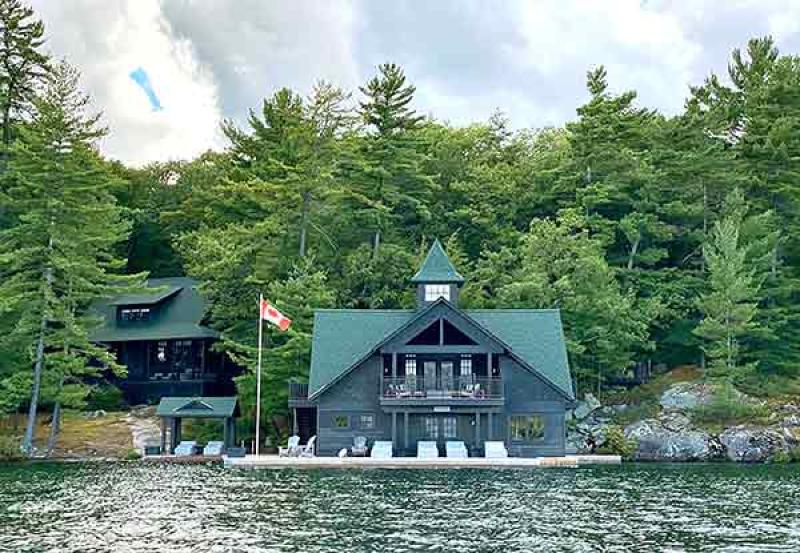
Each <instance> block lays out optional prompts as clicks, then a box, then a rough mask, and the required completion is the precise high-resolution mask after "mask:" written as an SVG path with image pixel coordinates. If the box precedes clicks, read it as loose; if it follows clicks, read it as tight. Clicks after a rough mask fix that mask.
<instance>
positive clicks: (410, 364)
mask: <svg viewBox="0 0 800 553" xmlns="http://www.w3.org/2000/svg"><path fill="white" fill-rule="evenodd" d="M416 374H417V357H416V355H414V354H410V355H406V375H407V376H413V375H416Z"/></svg>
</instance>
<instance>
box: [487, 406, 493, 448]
mask: <svg viewBox="0 0 800 553" xmlns="http://www.w3.org/2000/svg"><path fill="white" fill-rule="evenodd" d="M486 420H487V422H488V425H489V426H488V428H487V429H486V439H487V440H489V441H492V434H493V431H492V412H491V411H489V412H488V413H487V414H486Z"/></svg>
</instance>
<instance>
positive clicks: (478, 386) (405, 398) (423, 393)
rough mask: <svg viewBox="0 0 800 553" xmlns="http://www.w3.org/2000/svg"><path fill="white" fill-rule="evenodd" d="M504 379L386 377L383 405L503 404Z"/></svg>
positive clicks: (382, 388)
mask: <svg viewBox="0 0 800 553" xmlns="http://www.w3.org/2000/svg"><path fill="white" fill-rule="evenodd" d="M502 403H503V379H502V378H499V377H485V376H474V375H473V376H454V377H450V378H447V377H445V378H442V377H436V378H432V377H429V378H425V377H420V376H402V377H397V378H384V379H383V381H382V383H381V404H383V405H433V404H436V405H463V404H469V405H474V404H480V405H502Z"/></svg>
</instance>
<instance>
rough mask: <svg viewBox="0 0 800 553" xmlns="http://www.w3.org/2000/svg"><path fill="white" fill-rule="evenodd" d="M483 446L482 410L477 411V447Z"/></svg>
mask: <svg viewBox="0 0 800 553" xmlns="http://www.w3.org/2000/svg"><path fill="white" fill-rule="evenodd" d="M480 446H481V412H480V411H475V447H480Z"/></svg>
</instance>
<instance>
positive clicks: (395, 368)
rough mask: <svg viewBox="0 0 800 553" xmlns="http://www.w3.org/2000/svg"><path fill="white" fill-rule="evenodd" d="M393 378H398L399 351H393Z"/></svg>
mask: <svg viewBox="0 0 800 553" xmlns="http://www.w3.org/2000/svg"><path fill="white" fill-rule="evenodd" d="M392 378H397V352H396V351H393V352H392Z"/></svg>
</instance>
